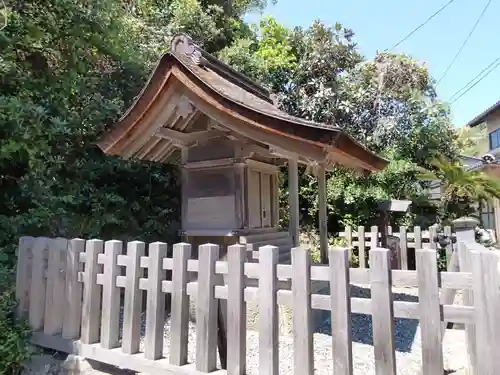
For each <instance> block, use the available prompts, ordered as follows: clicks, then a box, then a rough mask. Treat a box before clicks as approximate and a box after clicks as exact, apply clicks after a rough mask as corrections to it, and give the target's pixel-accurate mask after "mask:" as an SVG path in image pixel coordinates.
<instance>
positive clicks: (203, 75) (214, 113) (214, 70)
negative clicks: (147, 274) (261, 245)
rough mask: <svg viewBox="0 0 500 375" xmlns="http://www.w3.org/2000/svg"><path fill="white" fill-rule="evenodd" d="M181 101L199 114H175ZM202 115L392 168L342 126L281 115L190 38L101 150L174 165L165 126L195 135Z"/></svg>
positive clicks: (333, 158) (243, 131) (308, 150)
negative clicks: (192, 128) (193, 126)
mask: <svg viewBox="0 0 500 375" xmlns="http://www.w3.org/2000/svg"><path fill="white" fill-rule="evenodd" d="M179 97H182V98H186V99H187V101H188V102H189V104H190V105H191V106H193V107H194V109H195V111H194V112H192V113H191V114H190V115H185V116H180V115H179V112H182V111H178V110H175V109H176V108H177V109H179V105H180V103H181V102H182V101H180V100H179ZM184 102H185V101H184ZM184 106H185V104H184ZM167 109H168V111H167ZM176 114H177V115H176ZM200 114H202V115H203V116H206V117H207V118H210V119H213V120H215V121H216V122H218V123H220V124H221V125H222V126H224V127H225V128H227V129H228V130H229V131H231V132H234V133H237V134H240V135H242V136H244V137H246V138H248V139H251V140H254V141H256V142H259V143H260V144H263V145H265V146H267V147H270V148H274V147H276V148H279V149H281V150H285V151H287V152H290V153H295V154H299V155H301V156H302V157H303V160H308V161H311V162H316V163H325V164H327V167H328V166H332V165H334V164H341V165H345V166H347V167H352V168H357V169H363V170H367V171H376V170H380V169H382V168H384V167H385V166H386V165H387V163H388V162H387V161H386V160H384V159H383V158H381V157H379V156H377V155H376V154H374V153H372V152H371V151H369V150H368V149H366V148H365V147H364V146H363V145H361V144H360V143H358V142H357V141H355V140H354V139H353V138H352V137H350V136H349V135H348V134H347V133H345V132H344V131H343V130H341V129H340V128H338V127H336V126H332V125H328V124H318V123H314V122H311V121H307V120H304V119H300V118H297V117H294V116H291V115H289V114H287V113H286V112H284V111H281V110H280V109H278V108H277V107H276V106H275V105H274V103H273V100H272V99H271V95H270V92H269V91H268V90H267V89H265V88H264V87H262V86H260V85H258V84H257V83H256V82H253V81H252V80H250V79H249V78H247V77H245V76H244V75H242V74H240V73H238V72H236V71H235V70H233V69H232V68H230V67H229V66H228V65H226V64H224V63H223V62H221V61H219V60H217V59H216V58H215V57H213V56H212V55H210V54H208V53H207V52H206V51H204V50H202V49H201V48H200V47H198V46H197V45H196V44H195V43H194V42H193V41H192V40H191V39H190V38H189V37H187V36H186V35H184V34H181V35H178V36H176V37H175V38H174V39H173V41H172V47H171V49H170V51H169V52H168V53H166V54H164V55H163V56H162V58H161V59H160V61H159V63H158V64H157V66H156V68H155V69H154V71H153V73H152V75H151V76H150V78H149V80H148V82H147V83H146V85H145V87H144V88H143V90H142V91H141V93H140V94H139V95H138V96H137V98H136V100H135V101H134V103H133V104H132V105H131V107H130V108H129V109H128V110H127V112H126V113H125V114H124V115H123V116H122V118H121V119H120V120H119V121H118V122H117V123H116V124H114V125H113V126H112V127H111V128H110V129H109V130H108V131H107V132H106V133H105V134H103V136H102V137H101V138H100V140H99V142H98V145H99V147H100V148H101V149H102V150H103V151H104V152H105V153H107V154H111V155H118V156H122V157H136V158H140V159H147V160H154V161H160V162H165V161H167V162H168V161H172V159H171V155H172V154H173V153H174V152H175V150H176V147H175V144H173V142H170V145H169V140H168V139H165V138H160V137H158V136H157V135H158V133H157V131H158V129H159V128H162V127H168V128H170V129H174V130H176V131H178V132H187V131H189V124H192V123H193V121H195V120H196V116H199V115H200Z"/></svg>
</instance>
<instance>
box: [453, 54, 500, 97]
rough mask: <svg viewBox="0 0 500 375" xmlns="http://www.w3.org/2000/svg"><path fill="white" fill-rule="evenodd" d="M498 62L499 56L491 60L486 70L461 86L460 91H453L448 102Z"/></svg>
mask: <svg viewBox="0 0 500 375" xmlns="http://www.w3.org/2000/svg"><path fill="white" fill-rule="evenodd" d="M499 60H500V56H498V57H497V58H496V59H495V60H493V61H492V62H491V63H490V64H489V65H488V66H487V67H486V68H484V69H483V70H481V71H480V72H479V73H478V74H476V76H475V77H474V78H472V79H471V80H470V81H469V82H467V83H466V84H465V85H464V86H462V87H461V88H460V90H457V91H455V93H454V94H453V95H452V96H450V98H449V99H448V101H451V100H452V99H453V98H454V97H455V96H457V95H458V94H459V93H461V92H462V91H463V90H464V89H466V88H467V86H469V85H470V84H471V83H472V82H474V81H475V80H476V78H478V77H479V76H480V75H481V74H483V73H484V72H485V71H486V70H488V69H489V68H491V67H492V66H493V65H494V64H495V63H496V62H497V61H499Z"/></svg>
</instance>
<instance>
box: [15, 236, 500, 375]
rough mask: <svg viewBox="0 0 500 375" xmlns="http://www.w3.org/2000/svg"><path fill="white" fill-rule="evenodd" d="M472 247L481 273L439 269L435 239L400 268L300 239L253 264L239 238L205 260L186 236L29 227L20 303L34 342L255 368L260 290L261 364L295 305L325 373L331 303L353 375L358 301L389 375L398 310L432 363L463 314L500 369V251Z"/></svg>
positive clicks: (193, 369) (145, 368)
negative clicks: (359, 263) (316, 325)
mask: <svg viewBox="0 0 500 375" xmlns="http://www.w3.org/2000/svg"><path fill="white" fill-rule="evenodd" d="M146 250H147V254H148V255H147V256H146ZM460 251H461V253H460V254H461V255H462V259H467V261H466V262H464V263H463V264H464V265H466V266H467V267H470V272H438V269H437V264H436V252H435V250H432V249H428V250H417V251H416V254H417V256H416V260H417V268H418V272H417V271H403V270H392V271H391V270H390V269H389V250H386V249H372V250H371V253H370V268H369V269H362V268H351V269H350V268H349V261H348V250H347V249H331V250H330V251H329V265H317V266H316V265H314V266H311V264H310V255H309V252H308V250H306V249H302V248H295V249H293V250H292V264H291V265H282V264H277V259H278V248H277V247H274V246H263V247H261V248H260V249H259V262H258V263H248V262H246V258H247V250H246V248H245V247H244V246H242V245H233V246H230V247H229V248H228V260H227V262H226V261H219V260H218V258H219V247H218V246H217V245H213V244H207V245H202V246H201V247H200V248H199V259H198V260H195V259H191V246H190V245H189V244H184V243H181V244H176V245H174V246H173V256H172V258H168V257H167V244H165V243H161V242H155V243H151V244H149V246H148V247H147V249H146V244H144V243H143V242H137V241H136V242H130V243H128V244H127V246H126V249H124V247H123V244H122V242H120V241H114V240H113V241H107V242H103V241H101V240H88V241H85V240H83V239H72V240H69V241H68V240H66V239H62V238H57V239H48V238H22V239H21V240H20V246H19V258H18V259H19V264H18V273H17V297H18V299H19V313H20V314H21V315H23V316H27V318H28V319H29V322H30V324H31V326H32V328H33V330H34V331H35V332H34V334H33V338H32V341H33V343H35V344H37V345H40V346H43V347H47V348H52V349H56V350H60V351H65V352H73V353H77V354H80V355H82V356H84V357H87V358H89V359H94V360H97V361H101V362H105V363H108V364H112V365H117V366H120V367H125V368H129V369H131V370H134V371H139V372H146V373H151V374H165V375H166V374H203V373H209V372H212V373H215V374H238V375H240V374H245V371H246V370H245V368H246V356H247V351H246V346H245V345H246V340H245V338H246V326H245V324H246V319H245V312H246V303H248V302H250V301H256V300H258V301H259V314H260V319H259V361H258V365H259V370H258V371H259V373H260V374H272V375H275V374H278V367H279V347H278V345H277V343H278V305H286V306H289V307H290V308H291V309H292V312H293V314H292V315H293V330H294V334H293V345H294V355H293V368H294V373H295V374H301V375H302V374H313V373H314V360H313V359H314V346H313V330H312V325H311V314H312V310H313V309H319V310H326V311H330V312H331V329H332V332H333V334H332V355H333V359H332V373H334V374H336V375H337V374H342V375H349V374H353V354H352V342H351V339H352V338H351V312H352V313H361V314H371V315H372V318H373V345H374V353H375V368H376V374H377V375H394V374H396V362H395V358H396V357H395V339H394V317H400V318H410V319H419V320H420V325H421V340H422V373H423V374H426V375H427V374H428V375H438V374H439V375H441V374H443V350H442V334H443V332H444V330H443V323H444V322H457V323H465V324H466V325H468V327H472V328H471V329H470V330H469V331H468V334H469V337H470V342H469V347H470V348H472V349H470V353H471V358H472V362H473V365H474V366H476V367H477V368H476V370H475V372H474V374H477V375H493V374H494V373H495V371H497V369H498V368H500V363H499V358H500V356H498V348H499V347H500V341H499V338H500V325H499V324H498V320H499V318H500V315H499V314H500V292H499V285H500V277H499V274H498V270H497V267H498V263H499V258H498V255H497V254H495V253H494V252H490V251H486V250H484V248H483V249H479V250H478V251H468V250H467V249H466V248H465V247H464V246H462V247H461V249H460ZM123 268H124V269H123ZM145 269H147V277H144V271H145ZM467 269H469V268H467ZM166 270H172V280H166V279H165V272H166ZM190 272H197V274H198V279H197V280H196V281H191V282H190V281H189V278H188V273H190ZM218 275H225V277H226V282H225V284H224V285H220V284H217V282H216V280H217V279H220V276H218ZM246 278H250V279H258V287H248V286H245V285H246V281H245V280H246ZM278 279H292V280H293V282H292V283H291V290H281V289H279V283H278ZM311 280H313V281H323V282H328V283H329V284H330V294H329V295H317V294H312V293H311ZM351 284H365V285H369V286H370V288H371V297H372V298H371V299H365V298H354V297H351V295H350V285H351ZM392 285H407V286H412V287H418V291H419V302H405V301H393V297H392V293H391V286H392ZM446 288H449V289H459V290H465V293H468V294H467V295H469V294H470V298H468V299H464V301H465V302H466V305H465V306H464V305H443V304H442V302H441V301H440V293H442V290H444V289H446ZM122 290H123V295H124V303H123V312H121V307H120V305H121V302H120V295H121V292H122ZM142 293H146V294H147V304H146V314H145V337H144V351H143V352H139V351H140V341H141V332H140V326H141V307H142V306H141V301H142V298H141V296H142ZM166 294H171V301H172V302H171V316H170V319H171V332H170V341H169V342H168V343H167V348H168V350H165V352H164V342H163V341H164V336H163V335H164V329H163V325H164V320H165V319H164V318H165V316H164V314H165V307H164V303H165V295H166ZM190 297H191V298H194V299H195V300H196V355H195V361H194V363H192V364H188V363H187V353H188V351H187V348H188V325H189V311H188V310H189V306H188V299H189V298H190ZM218 299H222V300H227V302H228V303H227V309H228V310H227V319H228V320H227V323H228V324H227V344H228V345H227V348H228V353H227V354H228V355H227V361H228V363H227V370H220V369H217V368H216V363H217V362H216V353H217V315H218V312H217V308H218V303H217V300H218ZM121 314H123V316H122V318H123V326H122V327H121V325H120V320H122V319H120V316H121ZM476 338H477V339H476ZM476 347H477V348H476ZM495 350H496V351H497V352H496V354H495V353H494V351H495ZM475 354H480V355H481V356H480V358H481V360H480V361H476V360H474V355H475Z"/></svg>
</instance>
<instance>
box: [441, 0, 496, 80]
mask: <svg viewBox="0 0 500 375" xmlns="http://www.w3.org/2000/svg"><path fill="white" fill-rule="evenodd" d="M491 1H492V0H488V2H487V3H486V5H485V6H484V8H483V11H482V12H481V14H480V15H479V17H478V19H477V20H476V23H475V24H474V26H473V27H472V29H471V30H470V32H469V35H467V38H465V40H464V42H463V43H462V45H461V46H460V48H459V49H458V51H457V53H456V55H455V56H454V57H453V59H452V60H451V62H450V64H449V65H448V66H447V67H446V69H445V71H444V73H443V75H442V76H441V78H439V80H438V81H437V83H436V87H437V86H438V85H439V83H440V82H441V81H442V80H443V78H444V77H445V76H446V74H447V73H448V71H449V70H450V68H451V67H452V66H453V64H454V63H455V61H456V60H457V58H458V56H460V54H461V53H462V50H463V49H464V47H465V45H466V44H467V42H468V41H469V39H470V37H471V36H472V34H474V31H475V30H476V27H477V25H479V22H480V21H481V19H482V18H483V16H484V14H485V13H486V10H487V9H488V7H489V6H490V4H491Z"/></svg>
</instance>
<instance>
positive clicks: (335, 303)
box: [329, 248, 353, 375]
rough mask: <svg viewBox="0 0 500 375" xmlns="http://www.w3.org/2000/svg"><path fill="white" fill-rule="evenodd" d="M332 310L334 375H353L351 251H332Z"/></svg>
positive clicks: (330, 252) (330, 253)
mask: <svg viewBox="0 0 500 375" xmlns="http://www.w3.org/2000/svg"><path fill="white" fill-rule="evenodd" d="M329 255H330V266H329V267H330V298H331V304H330V310H331V313H332V315H331V323H332V332H335V334H332V355H333V373H334V374H335V375H352V374H353V361H352V341H351V340H352V337H351V335H352V333H351V285H350V282H349V250H348V249H335V248H334V249H330V251H329Z"/></svg>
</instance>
